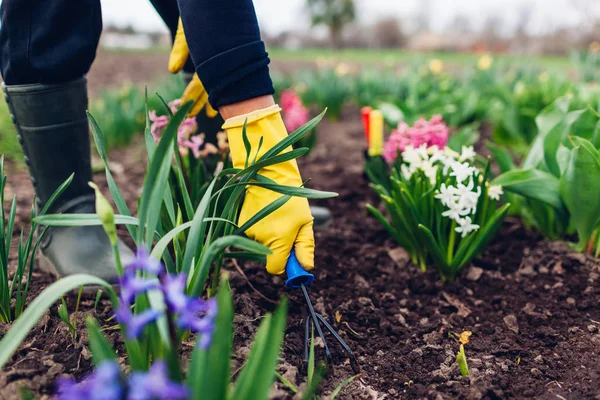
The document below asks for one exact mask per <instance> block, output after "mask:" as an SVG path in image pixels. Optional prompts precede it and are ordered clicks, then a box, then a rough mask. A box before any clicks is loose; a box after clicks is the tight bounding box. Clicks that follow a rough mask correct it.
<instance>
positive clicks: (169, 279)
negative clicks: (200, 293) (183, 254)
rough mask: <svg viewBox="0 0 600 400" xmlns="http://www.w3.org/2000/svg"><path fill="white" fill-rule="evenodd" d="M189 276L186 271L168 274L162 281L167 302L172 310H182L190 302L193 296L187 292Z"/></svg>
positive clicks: (176, 311)
mask: <svg viewBox="0 0 600 400" xmlns="http://www.w3.org/2000/svg"><path fill="white" fill-rule="evenodd" d="M186 284H187V276H186V274H185V273H181V274H179V275H167V276H166V277H165V278H164V280H163V282H162V290H163V293H164V295H165V302H166V303H167V306H168V307H169V311H171V312H175V313H178V312H181V311H182V310H184V309H185V308H186V307H187V305H188V304H189V303H190V301H191V298H190V297H189V296H187V295H186V294H185V288H186Z"/></svg>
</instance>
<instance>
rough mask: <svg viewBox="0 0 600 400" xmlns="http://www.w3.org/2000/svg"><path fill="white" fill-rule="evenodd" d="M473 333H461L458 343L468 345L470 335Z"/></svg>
mask: <svg viewBox="0 0 600 400" xmlns="http://www.w3.org/2000/svg"><path fill="white" fill-rule="evenodd" d="M472 334H473V333H472V332H471V331H463V332H462V333H461V334H460V337H459V338H458V341H459V342H460V343H462V344H467V343H469V340H470V339H471V335H472Z"/></svg>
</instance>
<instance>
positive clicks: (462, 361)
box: [456, 344, 469, 376]
mask: <svg viewBox="0 0 600 400" xmlns="http://www.w3.org/2000/svg"><path fill="white" fill-rule="evenodd" d="M456 363H457V364H458V368H459V369H460V374H461V375H462V376H468V375H469V364H468V363H467V354H466V353H465V346H464V345H463V344H461V345H460V347H459V350H458V354H457V355H456Z"/></svg>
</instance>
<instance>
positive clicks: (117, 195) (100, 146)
mask: <svg viewBox="0 0 600 400" xmlns="http://www.w3.org/2000/svg"><path fill="white" fill-rule="evenodd" d="M87 116H88V120H89V121H90V126H91V130H92V137H93V138H94V143H95V144H96V150H97V151H98V154H99V155H100V158H101V159H102V162H103V163H104V171H105V175H106V183H107V184H108V189H109V190H110V194H111V196H112V198H113V201H114V202H115V206H116V207H117V211H119V214H123V215H127V216H131V212H130V211H129V208H128V207H127V203H126V202H125V198H124V197H123V193H121V190H120V189H119V186H117V182H116V181H115V179H114V178H113V176H112V172H111V171H110V167H109V165H108V156H107V154H106V145H105V143H106V141H105V139H104V134H103V133H102V130H101V129H100V127H99V126H98V123H97V122H96V120H95V119H94V117H92V114H90V113H89V112H88V113H87ZM147 118H148V110H147V109H146V119H147ZM127 230H128V231H129V234H130V235H131V237H133V238H135V237H136V235H137V229H136V228H135V227H132V226H128V227H127Z"/></svg>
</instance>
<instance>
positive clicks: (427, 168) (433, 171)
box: [420, 161, 438, 185]
mask: <svg viewBox="0 0 600 400" xmlns="http://www.w3.org/2000/svg"><path fill="white" fill-rule="evenodd" d="M420 168H421V171H423V172H424V173H425V176H426V177H427V178H429V182H431V184H432V185H435V182H436V180H437V170H438V167H437V166H435V165H433V163H432V162H431V161H423V162H422V163H421V165H420Z"/></svg>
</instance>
